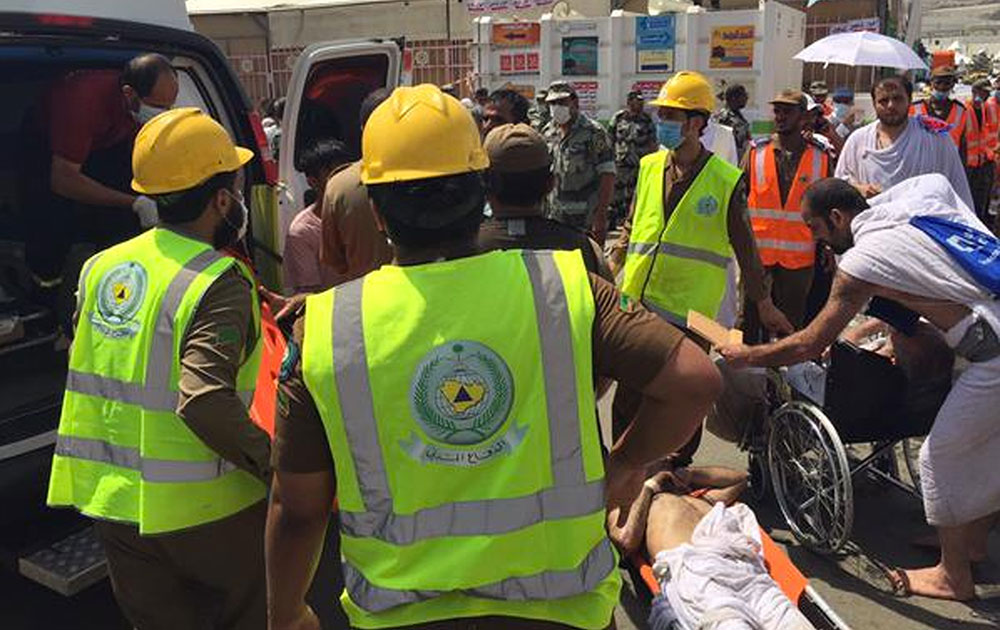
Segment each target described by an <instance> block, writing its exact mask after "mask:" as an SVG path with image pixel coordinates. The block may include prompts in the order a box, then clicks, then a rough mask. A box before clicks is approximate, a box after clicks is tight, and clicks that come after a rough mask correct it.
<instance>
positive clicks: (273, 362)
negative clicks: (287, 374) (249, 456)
mask: <svg viewBox="0 0 1000 630" xmlns="http://www.w3.org/2000/svg"><path fill="white" fill-rule="evenodd" d="M260 338H261V341H262V342H263V344H264V347H263V348H262V350H261V358H260V369H259V370H258V371H257V388H256V389H255V390H254V394H253V403H251V405H250V419H251V420H253V422H254V424H256V425H257V426H259V427H260V428H261V429H264V430H265V431H267V434H268V435H270V436H271V438H272V439H273V438H274V412H275V406H276V404H277V395H278V376H279V375H280V374H281V362H282V361H283V360H284V357H285V345H286V343H285V336H284V334H282V332H281V329H280V328H279V327H278V322H277V321H276V320H275V319H274V315H273V314H272V313H271V308H270V307H269V306H268V305H267V304H266V303H265V302H261V305H260Z"/></svg>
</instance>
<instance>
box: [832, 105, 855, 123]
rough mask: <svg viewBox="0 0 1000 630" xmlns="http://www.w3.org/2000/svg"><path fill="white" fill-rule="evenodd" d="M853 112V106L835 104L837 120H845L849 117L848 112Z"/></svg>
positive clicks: (834, 113) (834, 109)
mask: <svg viewBox="0 0 1000 630" xmlns="http://www.w3.org/2000/svg"><path fill="white" fill-rule="evenodd" d="M849 111H851V106H850V105H848V104H847V103H834V104H833V116H834V118H836V119H837V120H843V119H844V117H845V116H847V112H849Z"/></svg>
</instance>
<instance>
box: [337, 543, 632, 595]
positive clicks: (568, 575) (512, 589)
mask: <svg viewBox="0 0 1000 630" xmlns="http://www.w3.org/2000/svg"><path fill="white" fill-rule="evenodd" d="M616 566H617V564H616V560H615V554H614V551H612V549H611V543H610V541H608V539H607V538H604V539H602V540H601V542H599V543H598V544H597V545H596V546H595V547H594V548H593V549H591V550H590V553H589V554H587V557H586V558H584V560H583V562H582V563H580V566H579V567H578V568H576V569H569V570H567V571H544V572H542V573H537V574H535V575H524V576H517V577H510V578H507V579H506V580H502V581H500V582H495V583H493V584H484V585H482V586H477V587H475V588H468V589H461V590H460V591H449V592H450V593H455V592H460V593H462V594H464V595H469V596H471V597H482V598H485V599H504V600H514V601H523V600H529V599H545V600H551V599H561V598H564V597H573V596H574V595H579V594H581V593H588V592H590V591H592V590H594V589H595V588H597V585H598V584H600V583H601V581H602V580H604V578H606V577H607V575H608V573H610V572H611V571H614V570H615V568H616ZM343 570H344V585H345V587H346V588H347V592H349V593H350V594H351V600H353V601H354V603H356V604H357V605H358V606H361V607H362V608H364V609H365V610H368V611H370V612H376V613H377V612H382V611H384V610H389V609H390V608H394V607H396V606H403V605H405V604H413V603H416V602H421V601H425V600H428V599H434V598H435V597H440V596H442V595H445V594H447V593H446V592H445V591H435V590H420V591H413V590H397V589H389V588H382V587H379V586H375V585H374V584H372V583H371V582H369V581H368V580H366V579H365V576H364V575H362V574H361V572H360V571H358V570H357V569H356V568H354V567H353V566H351V565H350V564H349V563H347V562H344V563H343Z"/></svg>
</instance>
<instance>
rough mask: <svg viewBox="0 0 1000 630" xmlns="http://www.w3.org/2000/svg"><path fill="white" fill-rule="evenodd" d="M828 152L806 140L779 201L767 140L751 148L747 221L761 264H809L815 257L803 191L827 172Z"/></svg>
mask: <svg viewBox="0 0 1000 630" xmlns="http://www.w3.org/2000/svg"><path fill="white" fill-rule="evenodd" d="M828 164H829V156H827V154H826V152H825V151H823V150H822V149H820V148H819V147H817V146H816V145H814V144H811V143H810V144H807V145H806V150H805V151H803V152H802V157H801V158H800V159H799V166H798V169H797V170H796V172H795V179H794V180H792V189H791V190H789V191H788V198H787V199H786V200H785V203H784V204H782V203H781V189H780V187H779V185H778V168H777V164H776V162H775V159H774V146H773V145H772V144H771V143H770V142H762V143H758V144H755V145H754V146H753V147H752V148H751V149H750V197H749V199H748V204H747V205H748V206H749V209H750V222H751V223H752V224H753V233H754V237H756V239H757V249H758V250H759V251H760V259H761V262H763V263H764V265H768V266H771V265H779V266H781V267H784V268H785V269H802V268H805V267H811V266H812V265H813V262H814V260H815V257H816V248H815V245H814V244H813V239H812V233H811V232H810V231H809V227H808V226H806V224H805V221H803V220H802V195H803V194H805V192H806V189H807V188H809V186H810V185H811V184H812V183H813V182H815V181H816V180H818V179H821V178H823V177H825V176H826V173H827V168H828Z"/></svg>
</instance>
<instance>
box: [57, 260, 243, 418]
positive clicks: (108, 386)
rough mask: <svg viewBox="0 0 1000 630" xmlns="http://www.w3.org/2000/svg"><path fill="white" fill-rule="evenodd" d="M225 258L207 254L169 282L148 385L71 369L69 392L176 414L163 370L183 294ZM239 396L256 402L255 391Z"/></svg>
mask: <svg viewBox="0 0 1000 630" xmlns="http://www.w3.org/2000/svg"><path fill="white" fill-rule="evenodd" d="M222 258H223V256H222V254H219V253H218V252H216V251H215V250H209V251H204V252H202V253H200V254H198V255H197V256H195V257H194V258H192V259H191V260H190V261H188V263H187V264H186V265H184V267H182V268H181V269H180V271H178V272H177V275H176V276H174V278H173V280H171V281H170V284H169V285H168V286H167V291H166V293H165V295H164V297H163V301H162V302H161V304H160V310H159V312H158V313H157V316H156V332H155V333H154V335H153V344H152V347H151V348H150V351H149V359H148V361H147V364H146V382H145V384H143V383H132V382H128V381H122V380H120V379H116V378H111V377H108V376H103V375H100V374H89V373H85V372H80V371H77V370H73V369H70V370H69V371H68V373H67V375H66V389H67V390H69V391H72V392H76V393H78V394H86V395H89V396H96V397H98V398H103V399H105V400H113V401H115V402H120V403H124V404H127V405H137V406H139V407H142V408H143V409H148V410H150V411H163V412H169V413H173V412H174V411H176V410H177V403H178V401H179V399H180V394H179V393H178V392H176V391H171V389H170V370H169V369H167V370H165V369H163V366H165V365H170V364H171V362H172V360H173V334H174V333H173V325H174V318H175V317H176V316H177V311H178V309H179V308H180V305H181V301H182V300H183V299H184V294H185V293H186V292H187V290H188V288H189V287H190V286H191V283H192V282H194V280H195V278H197V277H198V274H200V273H201V272H202V271H204V270H205V269H207V268H208V267H209V266H210V265H211V264H212V263H214V262H216V261H218V260H221V259H222ZM95 260H96V257H95V258H92V259H91V260H90V261H88V264H87V266H86V267H85V268H84V270H83V271H82V272H81V274H80V282H81V286H82V283H83V282H85V281H86V276H87V274H88V273H89V272H90V269H91V267H92V266H93V263H94V261H95ZM81 295H82V292H81ZM238 395H239V397H240V400H241V401H243V403H244V404H245V405H247V406H249V405H250V402H251V401H252V400H253V391H249V392H247V391H241V392H238Z"/></svg>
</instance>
